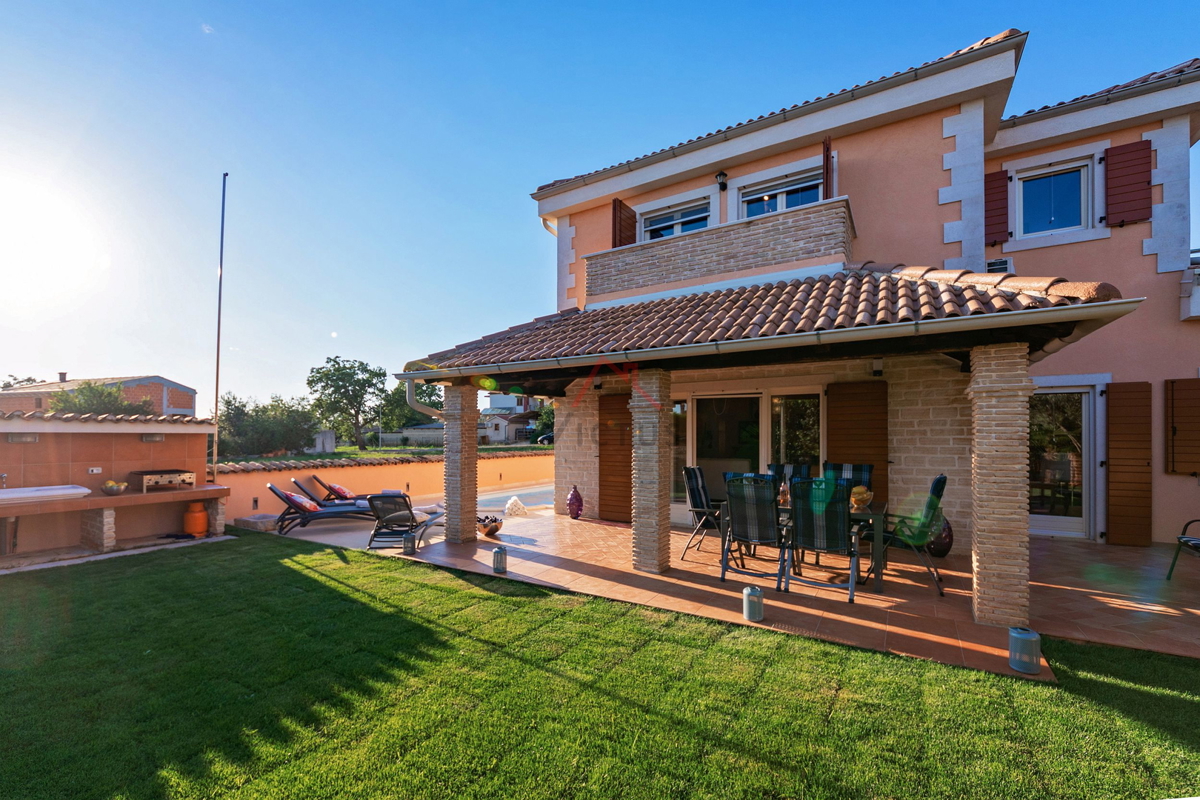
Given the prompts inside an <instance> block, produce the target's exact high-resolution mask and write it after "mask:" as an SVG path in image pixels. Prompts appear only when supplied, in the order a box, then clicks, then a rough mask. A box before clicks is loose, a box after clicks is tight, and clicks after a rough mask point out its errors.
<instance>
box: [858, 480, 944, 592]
mask: <svg viewBox="0 0 1200 800" xmlns="http://www.w3.org/2000/svg"><path fill="white" fill-rule="evenodd" d="M945 491H946V476H945V475H938V476H937V477H936V478H934V479H933V483H932V484H931V485H930V487H929V494H928V496H926V498H925V503H924V505H923V506H922V508H921V510H920V512H919V513H917V514H888V515H887V521H888V526H889V530H888V531H887V533H886V535H885V536H884V538H883V549H884V557H883V558H882V559H881V560H880V563H881V564H886V563H887V555H886V553H887V549H888V548H889V547H892V546H894V545H899V546H900V547H903V548H905V549H906V550H911V551H913V553H915V554H916V556H917V560H918V561H920V562H921V566H923V567H925V571H926V572H928V573H929V577H931V578H933V586H934V588H935V589H937V590H938V594H939V595H942V596H943V597H945V596H946V592H945V591H943V590H942V575H941V573H940V572H938V568H937V565H935V564H934V563H933V557H932V556H930V555H929V549H928V548H929V543H930V542H931V541H932V540H933V538H934V537H935V536H937V535H938V534H939V533H941V532H942V523H943V522H944V521H945V518H944V517H943V516H942V495H943V494H944V493H945ZM872 555H874V554H872Z"/></svg>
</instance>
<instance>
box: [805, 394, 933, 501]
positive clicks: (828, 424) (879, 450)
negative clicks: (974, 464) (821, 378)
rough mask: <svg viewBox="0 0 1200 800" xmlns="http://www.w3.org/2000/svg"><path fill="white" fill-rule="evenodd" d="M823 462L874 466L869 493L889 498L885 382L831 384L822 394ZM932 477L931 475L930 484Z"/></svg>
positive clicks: (881, 498)
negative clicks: (823, 416) (823, 397)
mask: <svg viewBox="0 0 1200 800" xmlns="http://www.w3.org/2000/svg"><path fill="white" fill-rule="evenodd" d="M825 399H826V406H825V460H826V461H832V462H834V463H835V464H874V465H875V469H874V471H873V472H872V473H871V491H873V492H874V493H875V497H876V499H878V500H882V501H884V502H886V501H887V496H888V385H887V381H864V382H863V383H831V384H829V386H828V387H826V390H825ZM933 478H934V476H933V475H930V476H929V480H930V482H932V481H933Z"/></svg>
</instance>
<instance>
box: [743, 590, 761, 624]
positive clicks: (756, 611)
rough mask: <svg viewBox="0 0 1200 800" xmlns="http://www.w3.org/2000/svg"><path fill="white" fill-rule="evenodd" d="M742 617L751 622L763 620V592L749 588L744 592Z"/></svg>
mask: <svg viewBox="0 0 1200 800" xmlns="http://www.w3.org/2000/svg"><path fill="white" fill-rule="evenodd" d="M742 616H743V617H745V618H746V619H747V620H749V621H750V622H762V620H763V590H762V589H760V588H758V587H757V586H747V587H746V588H745V589H743V590H742Z"/></svg>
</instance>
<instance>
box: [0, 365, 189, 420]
mask: <svg viewBox="0 0 1200 800" xmlns="http://www.w3.org/2000/svg"><path fill="white" fill-rule="evenodd" d="M83 383H95V384H99V385H100V386H104V387H113V386H120V387H121V393H122V394H123V395H124V396H125V399H126V400H128V401H129V402H131V403H137V402H140V401H142V400H149V401H150V403H151V405H152V406H153V410H154V413H155V414H157V415H159V416H170V415H172V414H179V415H183V416H193V415H194V414H195V413H196V390H195V389H193V388H192V387H190V386H184V385H183V384H182V383H176V382H175V381H171V380H167V379H166V378H164V377H162V376H161V375H133V376H130V377H127V378H82V379H74V380H67V373H65V372H60V373H58V380H57V381H48V382H46V383H32V384H28V385H25V386H15V387H13V388H11V389H0V411H40V410H43V409H44V410H47V411H48V410H49V409H50V398H51V397H53V396H54V395H55V394H57V393H58V392H74V391H75V390H76V389H77V388H79V386H80V384H83Z"/></svg>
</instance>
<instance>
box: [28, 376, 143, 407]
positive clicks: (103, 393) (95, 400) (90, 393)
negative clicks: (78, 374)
mask: <svg viewBox="0 0 1200 800" xmlns="http://www.w3.org/2000/svg"><path fill="white" fill-rule="evenodd" d="M50 410H51V411H61V412H63V413H68V414H153V413H154V403H152V402H150V401H149V400H140V401H138V402H136V403H131V402H129V401H128V400H126V399H125V395H124V394H123V393H122V391H121V384H119V383H118V384H117V385H116V386H102V385H100V384H98V383H92V382H91V381H84V382H83V383H81V384H79V386H77V387H75V391H73V392H57V393H56V394H55V395H54V396H52V397H51V398H50Z"/></svg>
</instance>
